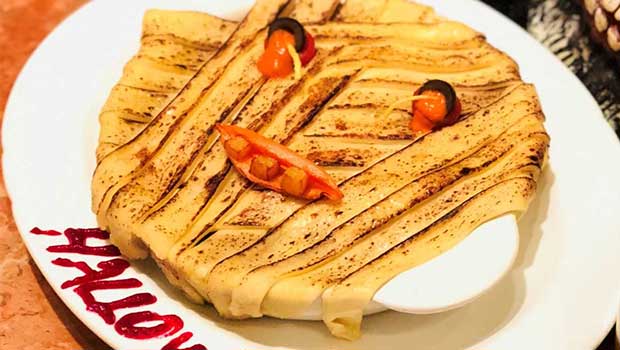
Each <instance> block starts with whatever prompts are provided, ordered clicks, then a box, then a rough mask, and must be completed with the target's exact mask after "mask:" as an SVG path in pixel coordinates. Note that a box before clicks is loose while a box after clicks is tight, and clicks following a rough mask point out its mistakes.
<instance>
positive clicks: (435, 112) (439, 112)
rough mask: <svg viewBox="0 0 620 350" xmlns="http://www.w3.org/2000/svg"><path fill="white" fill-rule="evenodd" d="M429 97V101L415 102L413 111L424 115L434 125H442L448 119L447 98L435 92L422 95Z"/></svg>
mask: <svg viewBox="0 0 620 350" xmlns="http://www.w3.org/2000/svg"><path fill="white" fill-rule="evenodd" d="M420 95H421V96H428V97H429V98H428V99H424V100H417V101H413V109H414V110H415V111H419V112H420V113H422V114H423V115H424V116H425V117H426V118H427V119H428V120H430V121H431V122H434V123H441V122H442V121H443V120H444V118H445V117H446V114H447V112H448V111H447V110H446V108H447V107H446V98H445V96H444V95H443V94H442V93H441V92H439V91H435V90H426V91H424V92H422V94H420Z"/></svg>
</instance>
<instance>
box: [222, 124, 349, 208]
mask: <svg viewBox="0 0 620 350" xmlns="http://www.w3.org/2000/svg"><path fill="white" fill-rule="evenodd" d="M216 128H217V130H218V131H219V132H220V134H221V136H222V137H221V142H222V143H223V144H224V148H225V149H226V150H227V154H228V156H229V159H230V160H231V162H232V163H233V165H234V166H235V168H236V169H237V170H238V171H239V172H240V173H241V174H243V176H245V177H246V178H247V179H248V180H250V181H252V182H254V183H257V184H259V185H261V186H263V187H266V188H269V189H272V190H274V191H277V192H283V188H282V183H281V181H282V177H283V175H284V174H282V173H281V174H279V175H278V176H276V177H274V178H273V179H271V180H263V179H260V178H258V177H257V176H254V175H253V174H252V173H251V172H250V167H251V164H252V159H253V158H254V157H256V156H257V155H261V156H267V157H270V158H273V159H275V160H277V161H278V163H279V165H280V166H281V167H282V168H283V169H284V172H283V173H290V172H287V171H286V170H288V168H298V169H301V170H303V171H304V172H305V174H306V175H308V181H307V185H306V186H307V187H306V189H305V191H304V192H303V193H302V194H300V195H299V197H302V198H306V199H317V198H319V197H320V196H321V195H325V196H326V197H327V198H329V199H331V200H340V199H342V197H343V196H344V195H343V194H342V192H341V191H340V189H338V186H337V185H336V183H335V182H334V180H333V179H332V178H331V177H330V176H329V175H328V174H327V173H326V172H325V171H324V170H323V169H321V168H320V167H319V166H317V165H316V164H314V163H313V162H311V161H310V160H308V159H306V158H304V157H302V156H300V155H298V154H297V153H295V152H293V151H291V150H290V149H288V148H287V147H285V146H283V145H281V144H279V143H276V142H274V141H273V140H270V139H268V138H266V137H264V136H262V135H260V134H257V133H255V132H254V131H251V130H248V129H244V128H241V127H238V126H235V125H225V124H218V125H216ZM234 137H242V138H243V139H245V140H246V141H247V142H248V143H249V144H250V145H251V147H252V150H251V151H250V152H249V155H247V156H244V157H243V158H242V159H235V157H234V155H233V154H231V153H230V152H228V149H229V147H226V142H227V141H229V140H231V139H233V138H234Z"/></svg>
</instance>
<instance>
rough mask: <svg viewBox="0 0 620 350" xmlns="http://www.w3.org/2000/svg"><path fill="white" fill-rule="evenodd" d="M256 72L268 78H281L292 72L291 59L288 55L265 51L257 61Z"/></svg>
mask: <svg viewBox="0 0 620 350" xmlns="http://www.w3.org/2000/svg"><path fill="white" fill-rule="evenodd" d="M258 70H259V71H260V72H261V73H262V74H263V75H264V76H266V77H269V78H283V77H286V76H287V75H289V74H291V72H292V71H293V59H292V58H291V56H290V55H278V54H277V53H276V52H275V51H265V52H264V53H263V54H262V56H261V57H260V58H259V59H258Z"/></svg>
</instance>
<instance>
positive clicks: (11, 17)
mask: <svg viewBox="0 0 620 350" xmlns="http://www.w3.org/2000/svg"><path fill="white" fill-rule="evenodd" d="M85 2H86V0H1V1H0V120H1V119H2V116H3V114H4V107H5V105H6V100H7V98H8V94H9V91H10V89H11V86H12V85H13V81H14V80H15V78H16V77H17V74H18V73H19V70H20V69H21V67H22V66H23V65H24V63H25V61H26V59H27V58H28V56H29V55H30V54H31V52H32V51H33V50H34V49H35V48H36V46H37V45H38V44H39V42H40V41H41V40H42V39H43V38H44V37H45V36H46V35H47V34H48V33H49V32H50V31H51V30H52V29H53V28H54V27H55V26H56V25H57V24H58V23H59V22H60V21H61V20H62V19H63V18H64V17H66V16H67V15H68V14H69V13H71V12H73V11H74V10H75V9H77V8H78V7H79V6H81V5H82V4H83V3H85ZM0 169H1V168H0ZM0 174H1V172H0ZM0 176H1V175H0ZM0 180H2V181H0V349H3V350H17V349H20V350H22V349H23V350H29V349H33V350H35V349H36V350H38V349H49V350H61V349H67V350H68V349H72V350H74V349H88V350H105V349H110V347H108V346H107V345H106V344H105V343H103V341H101V340H100V339H99V338H97V336H95V335H94V334H93V333H92V332H91V331H90V330H89V329H88V328H86V326H84V325H83V324H82V323H81V322H80V321H79V320H78V319H77V318H76V317H75V316H74V315H73V314H72V313H71V312H70V311H69V309H67V307H66V306H65V305H64V304H63V303H62V301H60V299H59V298H58V297H57V296H56V294H55V293H54V291H53V290H52V289H51V287H50V286H49V284H48V283H47V282H46V281H45V279H44V278H43V276H42V275H41V273H40V272H39V270H38V269H37V267H36V266H35V265H34V263H33V261H32V259H30V256H29V255H28V252H27V251H26V247H25V246H24V244H23V243H22V241H21V239H20V237H19V233H18V232H17V228H16V227H15V223H14V222H13V218H12V215H11V208H10V200H9V198H8V196H7V192H6V189H5V188H4V181H3V179H1V178H0ZM16 291H19V292H16ZM613 343H614V341H613V337H612V336H611V334H610V336H609V337H607V339H606V340H605V342H604V343H603V345H601V347H600V348H599V350H612V349H613V347H614V345H613Z"/></svg>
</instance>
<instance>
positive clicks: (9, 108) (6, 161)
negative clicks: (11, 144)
mask: <svg viewBox="0 0 620 350" xmlns="http://www.w3.org/2000/svg"><path fill="white" fill-rule="evenodd" d="M470 1H472V2H477V3H480V4H481V5H483V6H485V7H487V8H489V9H490V10H491V11H493V12H495V13H496V14H499V15H500V16H502V17H503V18H504V19H505V22H507V23H510V25H511V26H513V27H516V28H517V29H518V30H520V31H521V32H523V33H524V34H526V35H527V36H528V38H529V39H530V42H531V43H532V44H535V45H538V46H542V45H541V44H540V43H539V42H537V41H536V40H535V39H533V38H532V37H530V36H529V34H528V33H527V32H526V31H525V30H524V29H523V28H521V27H519V26H518V25H516V24H515V23H514V22H513V21H512V20H510V19H509V18H508V17H506V16H505V15H503V14H501V13H500V12H498V11H496V10H494V9H492V8H491V7H490V6H488V5H487V4H485V3H483V2H480V1H478V0H470ZM422 2H424V0H423V1H422ZM98 3H99V1H91V2H87V3H85V4H83V5H82V6H80V7H79V8H77V9H76V10H75V11H74V12H72V13H71V14H70V15H69V16H67V17H66V18H65V19H64V20H62V21H61V22H60V23H59V24H58V25H57V26H56V27H55V28H54V29H53V30H52V31H50V32H49V33H48V34H47V35H46V37H45V38H44V39H43V40H42V41H41V42H40V43H39V45H38V46H37V48H36V49H35V50H34V51H33V52H32V54H31V55H30V57H29V58H28V60H27V61H26V63H25V64H24V66H23V67H22V69H21V70H20V72H19V74H18V76H17V78H16V79H15V81H14V84H13V86H12V88H11V91H10V93H9V95H8V98H7V103H6V107H5V110H4V117H3V120H2V147H3V150H4V152H3V154H2V167H3V175H4V179H5V188H6V191H7V195H8V197H9V198H10V199H11V210H12V217H13V220H14V221H15V223H16V226H17V228H18V232H19V233H20V236H21V239H22V241H23V242H24V244H25V246H26V247H27V249H28V252H29V254H30V256H31V258H32V259H33V260H34V261H35V263H36V264H37V267H38V268H39V270H40V271H41V273H42V274H43V276H44V277H45V278H46V280H47V281H48V283H49V284H50V285H51V286H52V288H53V289H54V292H55V293H56V294H57V295H58V296H59V298H60V299H61V300H63V303H65V305H67V307H68V308H69V309H70V310H71V312H72V313H74V315H76V316H77V317H78V318H79V319H80V321H81V322H83V323H84V324H85V325H87V327H88V328H89V329H90V330H91V331H92V332H93V333H95V334H97V336H99V337H100V338H101V339H102V340H104V341H105V342H106V343H108V344H109V345H110V346H113V345H114V344H113V342H111V341H110V339H107V337H106V336H105V335H103V334H101V333H100V332H99V327H96V326H94V325H93V322H92V319H90V318H88V317H80V315H81V314H83V313H84V310H81V309H79V310H78V305H74V304H73V303H71V302H69V301H68V299H67V298H66V295H65V293H63V292H62V289H60V288H58V286H56V284H55V283H51V280H50V276H49V271H47V269H44V268H42V266H43V265H44V264H43V262H42V256H41V255H39V254H32V253H33V252H37V251H36V250H35V247H33V246H32V244H31V241H30V239H28V235H29V233H28V231H23V230H21V227H23V224H22V223H21V219H20V217H19V215H15V213H16V212H18V211H19V210H17V211H16V210H15V209H16V208H15V206H14V201H13V200H12V199H13V198H14V195H15V193H14V188H15V185H14V183H15V182H14V181H17V180H16V179H15V176H17V175H16V174H13V171H12V170H10V169H11V166H10V164H11V163H10V157H9V155H11V154H12V153H11V151H9V152H7V150H9V149H10V148H8V147H7V143H8V142H7V140H11V139H12V137H11V136H10V135H8V131H9V130H11V127H10V125H11V123H14V122H16V121H15V120H16V116H13V117H11V116H12V115H14V114H16V113H15V112H14V111H13V110H14V109H15V107H14V106H13V104H14V102H13V101H14V93H15V92H16V91H17V90H18V89H20V88H22V85H23V84H24V82H23V81H22V80H24V79H25V78H24V72H26V71H28V70H29V69H30V66H31V64H32V61H33V57H36V56H37V55H39V54H40V51H41V50H42V49H41V47H44V46H45V45H47V44H49V42H50V41H51V39H50V38H51V37H53V36H54V35H55V34H56V33H57V32H58V29H59V28H61V27H63V28H64V27H65V26H66V23H67V22H69V21H70V20H72V19H73V18H75V17H77V16H79V15H80V14H81V13H82V12H83V11H84V10H85V9H86V8H90V7H92V6H95V4H98ZM545 51H546V50H545ZM548 55H549V56H550V57H552V58H553V59H554V60H556V62H557V63H558V65H561V66H562V68H563V69H564V70H565V72H566V74H567V75H570V76H571V79H573V80H574V81H575V82H576V83H578V85H579V86H580V88H581V89H582V90H583V92H584V94H583V97H584V98H585V95H586V94H587V95H588V96H589V98H590V99H591V100H592V102H594V103H595V104H596V105H598V103H596V101H595V99H594V97H593V96H592V95H591V93H590V92H589V91H588V90H587V88H586V87H585V86H584V85H583V83H582V82H581V81H580V80H579V79H578V78H577V77H576V76H574V74H572V72H571V71H570V70H569V69H568V68H567V67H566V66H564V65H563V63H562V62H561V61H560V60H559V59H558V58H557V57H555V56H554V55H552V54H551V53H548ZM598 114H599V115H598V116H593V117H592V119H601V120H600V121H598V122H596V123H599V122H604V117H603V114H602V112H601V111H600V109H599V111H598ZM9 120H10V121H9ZM7 121H9V122H7ZM593 122H594V121H593ZM605 124H606V123H605ZM7 125H9V127H7ZM605 129H606V130H607V132H608V133H607V137H608V138H612V139H613V140H614V141H615V142H616V143H618V138H617V136H616V135H615V134H614V133H613V131H612V130H611V128H610V127H607V128H605ZM7 136H8V137H7ZM11 184H13V185H11ZM37 253H38V252H37ZM616 294H618V295H619V296H620V285H619V288H618V292H617V293H616ZM615 317H616V310H611V311H609V317H608V322H607V324H608V327H607V329H606V330H604V333H603V332H601V333H602V335H601V336H599V338H597V340H596V343H595V344H594V345H595V346H596V345H597V344H600V342H602V340H603V339H604V338H605V336H606V335H607V334H608V333H609V331H610V330H611V328H612V327H613V324H614V322H615Z"/></svg>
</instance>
